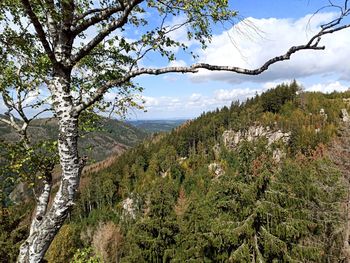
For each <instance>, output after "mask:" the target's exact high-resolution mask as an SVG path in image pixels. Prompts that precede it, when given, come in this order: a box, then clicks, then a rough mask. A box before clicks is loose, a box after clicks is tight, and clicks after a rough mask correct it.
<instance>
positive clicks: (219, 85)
mask: <svg viewBox="0 0 350 263" xmlns="http://www.w3.org/2000/svg"><path fill="white" fill-rule="evenodd" d="M228 1H229V5H230V7H231V8H232V9H233V10H236V11H238V16H237V18H236V19H235V23H234V24H233V25H232V24H226V25H225V26H222V25H221V24H219V25H215V26H214V27H213V37H212V41H211V43H210V44H208V47H207V48H206V49H205V50H202V49H201V48H200V46H199V45H198V43H196V42H195V41H188V40H187V38H186V30H185V29H184V28H182V29H180V30H178V31H176V33H173V35H172V37H173V38H174V39H175V40H178V41H181V42H184V43H186V44H187V45H188V46H189V49H190V50H191V51H194V52H195V53H196V54H197V55H198V58H197V59H196V60H194V59H193V58H192V57H191V56H189V55H186V54H184V53H183V52H181V50H180V49H179V50H178V52H177V49H174V50H175V51H176V52H177V53H176V55H177V59H176V60H175V61H172V62H171V63H169V62H168V61H167V60H166V59H164V58H162V57H161V56H159V55H157V54H154V53H149V54H148V55H146V56H145V57H144V58H143V59H142V60H141V62H140V63H141V65H140V66H141V67H152V68H155V67H165V66H190V65H191V64H193V63H197V62H204V63H209V64H216V65H229V66H238V67H243V68H249V69H252V68H257V67H260V66H261V65H262V64H263V63H264V62H265V61H266V60H268V59H270V58H272V57H275V56H277V55H281V54H284V53H285V52H286V51H287V50H288V49H289V48H290V47H291V46H294V45H300V44H304V43H306V42H307V40H308V39H309V38H310V36H312V35H313V34H315V33H316V32H317V31H318V30H319V26H320V25H321V24H324V23H327V22H329V21H331V20H332V19H334V18H335V17H336V15H337V13H336V12H337V11H338V10H337V9H335V8H324V9H322V10H320V11H319V12H317V13H316V11H317V10H319V9H320V8H321V7H324V6H327V5H329V0H264V1H263V0H228ZM343 1H344V0H333V1H332V2H333V3H335V4H337V3H340V4H341V3H342V2H343ZM315 13H316V14H315ZM144 18H145V19H147V20H148V21H149V23H150V26H155V25H159V23H160V21H161V17H159V16H157V15H154V14H147V13H146V14H144ZM182 19H183V17H181V16H180V17H177V18H176V19H174V18H171V19H170V21H168V22H167V23H169V25H170V26H171V25H174V24H177V23H179V22H181V21H182ZM348 20H349V19H348ZM94 33H96V32H93V31H91V32H89V34H91V36H89V35H88V37H87V38H88V39H89V37H92V35H93V34H94ZM118 33H120V32H117V34H118ZM143 33H144V32H141V31H138V30H134V29H131V30H130V29H128V28H126V30H125V32H124V33H123V34H125V36H126V37H127V38H130V39H137V38H138V37H140V36H141V35H142V34H143ZM86 41H87V40H86ZM320 44H321V45H325V46H326V49H325V50H322V51H310V50H308V51H301V52H299V53H297V54H294V55H293V56H292V58H291V60H289V61H283V62H279V63H277V64H274V65H272V66H271V67H270V68H269V69H268V70H267V71H266V72H264V73H262V74H261V75H258V76H246V75H239V74H236V73H230V72H226V73H225V72H212V71H206V70H200V71H199V72H198V73H196V74H167V75H161V76H148V75H143V76H140V77H137V78H136V79H134V81H135V82H137V83H138V84H139V85H140V86H142V87H143V88H144V91H143V92H142V93H141V94H138V96H140V97H141V98H142V99H143V100H144V101H145V104H144V108H145V110H146V112H144V111H140V110H135V109H131V110H129V112H128V113H127V119H135V120H142V119H190V118H195V117H197V116H199V115H200V114H201V113H203V112H206V111H210V110H215V109H216V108H220V107H222V106H224V105H230V104H231V102H232V101H236V100H240V101H244V100H245V99H247V98H249V97H252V96H254V95H255V94H257V93H258V94H260V93H261V92H263V91H265V90H267V89H270V88H273V87H275V86H276V85H278V84H280V83H282V82H290V81H292V80H293V79H295V80H297V82H298V83H299V84H300V85H301V86H302V87H303V89H304V90H306V91H322V92H332V91H334V90H337V91H345V90H347V89H348V88H349V87H350V67H349V64H348V63H349V59H350V29H347V30H343V31H340V32H336V33H334V34H331V35H328V36H326V37H324V38H323V39H322V41H321V43H320ZM44 95H45V94H44ZM36 96H37V95H36V94H34V95H33V97H32V98H34V99H35V97H36ZM114 97H115V96H114V94H113V91H112V92H110V93H109V94H107V95H106V96H105V98H106V99H111V98H114ZM4 111H5V106H4V104H3V102H2V101H1V100H0V113H1V112H4Z"/></svg>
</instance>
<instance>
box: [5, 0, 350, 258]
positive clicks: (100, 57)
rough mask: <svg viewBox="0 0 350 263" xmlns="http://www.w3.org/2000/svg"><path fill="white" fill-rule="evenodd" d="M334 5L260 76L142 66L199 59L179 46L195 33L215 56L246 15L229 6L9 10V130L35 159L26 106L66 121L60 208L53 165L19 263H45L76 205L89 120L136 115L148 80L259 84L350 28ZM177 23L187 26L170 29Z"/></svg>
mask: <svg viewBox="0 0 350 263" xmlns="http://www.w3.org/2000/svg"><path fill="white" fill-rule="evenodd" d="M330 5H331V6H333V7H334V8H336V9H337V10H338V11H339V16H338V17H337V18H336V19H334V20H332V21H329V23H326V24H324V25H321V26H320V28H319V31H318V32H317V33H316V34H315V35H313V36H312V37H311V38H310V39H309V41H307V42H306V43H304V44H302V45H298V46H291V47H290V48H289V49H288V50H286V52H285V53H284V54H281V55H279V56H276V57H274V58H271V59H269V60H267V61H266V62H265V63H264V64H263V65H261V66H260V67H258V68H255V69H246V68H240V67H235V66H221V65H212V64H206V63H200V62H199V63H195V64H193V65H190V66H186V67H159V68H145V67H141V62H142V59H143V58H144V57H145V56H146V55H147V54H149V53H158V54H160V55H161V56H163V57H164V58H165V59H167V60H169V61H171V60H175V59H176V53H175V51H174V50H175V48H180V49H182V50H184V51H185V53H187V54H188V55H189V56H196V55H195V54H193V53H192V52H191V50H190V49H189V48H188V47H187V46H186V43H185V42H178V41H176V39H174V38H173V36H174V32H176V31H178V30H180V29H185V30H186V31H187V36H188V39H190V40H194V41H197V42H198V43H199V44H200V45H201V47H202V48H205V47H206V45H207V44H208V43H209V42H210V40H211V37H212V27H213V26H214V25H215V24H224V25H225V24H227V23H232V22H233V19H234V18H235V17H236V16H237V12H236V11H234V10H231V9H230V8H229V4H228V1H227V0H201V1H197V0H195V1H188V0H97V1H89V0H3V1H1V2H0V14H1V15H0V23H1V25H0V29H1V32H0V34H1V35H0V41H1V42H0V44H1V48H2V49H1V53H0V55H1V60H2V61H1V66H0V70H1V72H0V74H1V90H0V92H1V94H2V97H3V101H4V103H5V105H6V106H7V107H8V111H7V116H8V117H4V118H1V121H2V122H4V123H6V124H8V125H10V126H12V127H13V128H14V129H15V130H16V131H18V133H19V134H20V135H21V140H22V141H23V143H24V147H25V148H26V149H28V151H29V150H30V149H31V144H30V141H28V138H27V135H26V131H27V127H28V125H30V122H31V120H32V119H33V117H30V118H29V117H27V115H26V113H25V111H26V109H27V106H28V104H26V103H25V102H28V96H30V95H31V94H33V91H34V90H35V91H36V92H37V94H40V96H41V97H40V96H37V100H35V102H34V106H38V108H37V112H36V113H35V114H34V117H37V116H39V115H40V114H41V113H42V112H43V111H52V112H53V114H54V115H55V116H56V117H57V119H58V129H59V131H58V134H59V136H58V141H57V149H58V162H59V165H60V167H61V170H62V173H61V177H60V185H59V189H58V192H57V193H56V194H55V196H54V197H53V200H52V202H51V203H52V204H51V205H50V206H49V205H48V204H49V199H50V197H51V186H52V185H51V180H50V173H51V171H52V165H48V166H47V169H46V170H45V169H44V170H43V171H44V174H45V176H43V177H42V184H41V188H40V189H39V190H40V193H39V194H38V195H37V196H38V198H37V207H36V212H35V213H34V217H33V219H32V223H31V228H30V233H29V236H28V238H27V240H26V241H25V242H24V243H23V245H22V246H21V249H20V253H19V257H18V262H40V261H41V260H42V259H43V257H44V255H45V252H46V251H47V249H48V247H49V245H50V243H51V241H52V240H53V238H54V237H55V235H56V233H57V232H58V231H59V229H60V227H61V226H62V225H63V223H64V221H65V219H66V217H67V215H68V213H69V211H70V209H71V208H72V206H73V205H74V200H75V196H76V193H77V189H78V185H79V178H80V175H81V172H82V169H83V167H84V165H85V160H84V158H81V157H80V156H79V154H78V150H77V149H78V148H77V146H78V137H79V134H78V123H79V116H80V115H81V114H82V113H83V112H86V111H89V110H91V109H93V108H94V107H100V108H109V109H112V110H116V111H124V110H126V109H127V108H128V107H130V106H135V105H136V102H135V100H134V99H133V93H134V91H139V90H141V88H140V87H139V86H138V85H137V84H135V83H134V82H133V79H134V78H135V77H137V76H140V75H146V74H147V75H161V74H167V73H176V72H177V73H196V72H198V70H200V69H206V70H210V71H228V72H232V74H245V75H258V74H261V73H263V72H264V71H266V70H267V69H268V68H269V66H270V65H272V64H274V63H277V62H280V61H284V60H289V59H290V58H291V57H292V55H293V54H295V53H297V52H300V51H303V50H323V49H325V47H324V46H322V45H321V44H320V40H321V38H322V37H323V36H325V35H328V34H333V33H336V32H337V31H341V30H345V29H347V28H348V27H350V25H349V24H347V23H346V21H345V20H344V18H345V17H346V16H348V14H349V12H350V9H349V7H348V1H347V0H346V1H344V3H343V5H342V6H335V5H333V4H332V3H331V2H330ZM147 15H151V16H157V17H159V18H160V19H159V24H157V25H155V24H154V23H150V22H149V21H148V20H147ZM176 17H177V18H181V19H180V21H181V22H179V23H177V24H170V23H169V21H171V20H172V19H173V18H176ZM133 30H139V31H140V32H142V34H140V37H139V38H138V39H129V38H128V37H127V36H128V34H127V33H128V32H132V31H133ZM291 44H292V43H291ZM111 90H114V92H115V93H116V94H117V95H116V98H115V100H114V101H113V102H110V101H105V100H104V95H105V94H106V93H108V92H110V91H111ZM42 97H45V98H43V99H41V98H42ZM24 104H25V105H24ZM44 104H45V105H46V107H44V106H43V105H44ZM16 116H17V117H19V119H20V120H21V121H20V122H19V121H18V118H15V117H16ZM43 171H42V172H43Z"/></svg>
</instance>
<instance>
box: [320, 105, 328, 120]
mask: <svg viewBox="0 0 350 263" xmlns="http://www.w3.org/2000/svg"><path fill="white" fill-rule="evenodd" d="M320 115H321V116H323V118H324V120H327V118H328V115H327V113H326V112H325V111H324V109H323V108H322V109H320Z"/></svg>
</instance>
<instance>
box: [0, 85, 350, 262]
mask: <svg viewBox="0 0 350 263" xmlns="http://www.w3.org/2000/svg"><path fill="white" fill-rule="evenodd" d="M349 98H350V92H345V93H332V94H322V93H309V92H301V90H300V88H299V87H298V85H297V84H296V82H293V83H291V84H288V85H287V84H282V85H279V86H277V87H276V88H275V89H271V90H269V91H267V92H265V93H263V94H262V95H259V96H256V97H254V98H252V99H249V100H247V101H246V102H244V103H240V102H233V103H232V105H231V106H230V107H224V108H222V109H221V110H216V111H214V112H209V113H206V114H203V115H202V116H200V117H199V118H197V119H195V120H193V121H188V122H186V123H184V124H182V125H181V126H180V127H178V128H177V129H175V130H173V131H172V132H171V133H169V134H161V135H155V136H153V137H152V139H151V140H148V141H145V142H144V143H142V144H140V145H138V146H136V147H135V148H133V149H130V150H128V151H127V152H126V153H125V154H123V155H122V156H121V157H119V158H118V159H117V160H116V162H115V163H113V164H112V165H110V166H109V167H107V168H105V169H103V170H100V171H99V172H97V173H93V174H90V175H88V177H89V181H88V183H87V184H86V185H84V188H82V189H81V193H80V195H79V199H78V201H77V204H76V206H75V209H74V210H73V211H72V213H71V215H70V217H69V220H68V221H67V222H66V224H65V225H64V226H63V228H62V229H61V230H60V232H59V234H58V235H57V236H56V238H55V240H54V242H53V243H52V245H51V247H50V249H49V251H48V253H47V256H46V259H47V260H48V261H49V262H88V261H87V260H88V259H89V260H91V261H89V262H102V261H103V262H116V261H117V262H341V261H343V260H344V259H345V257H346V256H347V255H348V254H347V252H348V251H347V249H349V247H348V246H347V244H348V242H345V241H347V240H348V238H345V236H346V233H349V229H348V227H349V225H350V224H349V222H348V217H347V215H346V211H347V208H346V205H347V202H348V196H349V195H348V192H349V183H348V182H349V178H348V176H349V174H348V169H347V168H346V167H348V166H347V165H348V164H349V163H348V160H346V158H340V157H339V156H345V155H344V154H343V153H344V152H346V151H348V149H346V143H349V138H348V136H349V134H350V124H349V121H350V120H349V118H348V116H347V112H348V111H349V110H350V105H349ZM349 146H350V145H349ZM337 156H338V157H339V158H337ZM330 157H331V158H330ZM9 211H10V212H9V214H8V218H11V220H9V219H8V218H6V220H8V222H16V220H15V219H16V216H17V217H20V215H19V214H20V213H15V212H12V214H11V210H9ZM0 227H3V226H0ZM11 227H12V231H13V232H12V234H8V235H7V236H6V234H4V235H2V236H1V237H2V238H3V240H1V242H3V243H4V244H10V243H11V242H13V243H12V247H15V245H13V244H14V243H16V242H18V240H20V234H18V235H17V236H16V237H17V239H15V238H13V237H12V236H11V235H14V234H13V233H22V232H20V229H23V225H20V224H17V225H16V223H13V224H12V225H11ZM21 227H22V228H21ZM4 233H5V232H4ZM6 233H7V232H6ZM14 240H16V241H14ZM4 247H6V246H4ZM3 251H5V249H3ZM2 253H5V252H2ZM6 255H10V252H8V251H7V254H6ZM0 256H1V255H0ZM79 260H80V261H79Z"/></svg>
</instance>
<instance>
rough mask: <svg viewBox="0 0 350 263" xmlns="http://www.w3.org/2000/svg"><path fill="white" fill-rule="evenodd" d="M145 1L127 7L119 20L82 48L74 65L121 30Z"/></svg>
mask: <svg viewBox="0 0 350 263" xmlns="http://www.w3.org/2000/svg"><path fill="white" fill-rule="evenodd" d="M142 1H143V0H134V1H133V2H131V3H130V4H129V5H127V6H125V9H124V12H123V14H122V15H121V16H120V17H119V19H117V20H115V21H114V22H112V23H111V24H109V25H108V26H106V27H105V28H103V29H102V30H101V31H100V32H99V33H98V34H97V35H96V36H95V37H94V38H93V39H92V40H91V41H90V42H89V43H88V44H86V45H85V46H84V47H83V48H81V49H80V50H79V51H78V52H77V53H76V54H75V55H74V56H73V58H72V65H74V64H76V63H77V62H78V61H79V60H80V59H82V58H83V57H84V56H86V54H88V53H89V52H90V51H91V50H92V49H94V48H95V47H96V46H97V45H98V44H99V43H101V41H102V40H103V39H105V37H107V36H108V35H109V34H110V33H112V32H113V31H114V30H116V29H117V28H120V27H122V26H124V25H125V24H126V22H127V21H128V16H129V15H130V13H131V11H132V10H133V8H134V7H135V6H137V5H138V4H139V3H141V2H142Z"/></svg>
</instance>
